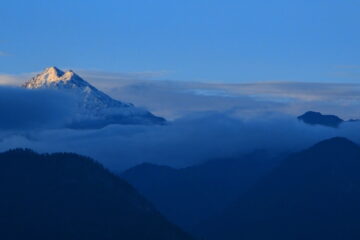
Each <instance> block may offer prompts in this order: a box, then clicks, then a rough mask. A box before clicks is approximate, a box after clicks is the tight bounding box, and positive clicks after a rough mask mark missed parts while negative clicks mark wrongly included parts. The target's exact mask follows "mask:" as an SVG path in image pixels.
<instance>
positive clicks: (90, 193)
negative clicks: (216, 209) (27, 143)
mask: <svg viewBox="0 0 360 240" xmlns="http://www.w3.org/2000/svg"><path fill="white" fill-rule="evenodd" d="M0 196H1V197H0V239H2V240H10V239H11V240H22V239H36V240H42V239H44V240H45V239H46V240H48V239H53V240H54V239H55V240H57V239H59V240H60V239H61V240H64V239H68V240H69V239H70V240H72V239H86V240H95V239H96V240H99V239H101V240H104V239H128V240H136V239H139V240H140V239H141V240H144V239H149V240H150V239H151V240H158V239H163V240H169V239H174V240H188V239H191V238H190V237H189V236H188V235H187V234H185V233H184V232H182V231H181V230H180V229H179V228H177V227H175V226H174V225H172V224H171V223H169V222H168V221H167V220H165V219H164V218H163V217H162V216H161V215H160V214H159V213H158V212H157V211H156V210H155V209H154V207H153V206H152V205H151V204H149V203H148V202H147V201H146V200H145V199H144V198H143V197H141V196H140V195H139V194H138V193H137V192H136V191H135V190H134V188H133V187H132V186H130V185H129V184H128V183H127V182H125V181H124V180H122V179H120V178H119V177H117V176H115V175H113V174H111V173H110V172H109V171H107V170H106V169H104V168H103V167H102V166H101V165H100V164H98V163H96V162H94V161H92V160H91V159H89V158H86V157H82V156H79V155H76V154H65V153H57V154H45V155H40V154H37V153H34V152H32V151H30V150H12V151H8V152H5V153H1V154H0Z"/></svg>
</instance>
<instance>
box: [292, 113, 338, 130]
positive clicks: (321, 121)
mask: <svg viewBox="0 0 360 240" xmlns="http://www.w3.org/2000/svg"><path fill="white" fill-rule="evenodd" d="M298 119H299V120H300V121H303V122H304V123H307V124H310V125H323V126H327V127H334V128H337V127H339V126H340V124H341V123H343V122H344V120H343V119H341V118H339V117H338V116H335V115H323V114H321V113H319V112H313V111H308V112H306V113H304V114H303V115H301V116H299V117H298Z"/></svg>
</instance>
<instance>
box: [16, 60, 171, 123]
mask: <svg viewBox="0 0 360 240" xmlns="http://www.w3.org/2000/svg"><path fill="white" fill-rule="evenodd" d="M23 87H25V88H28V89H38V88H41V89H43V88H50V89H56V90H62V91H66V92H68V93H73V94H74V96H76V98H77V99H78V102H77V105H78V111H77V113H78V115H82V117H84V116H86V117H87V118H88V117H90V118H92V119H94V118H95V119H100V120H101V121H102V122H103V123H102V124H103V125H106V124H164V123H165V119H163V118H161V117H157V116H155V115H153V114H152V113H150V112H148V111H146V110H144V109H140V108H137V107H135V106H134V105H132V104H131V103H124V102H121V101H118V100H115V99H113V98H111V97H110V96H109V95H107V94H105V93H103V92H102V91H100V90H98V89H97V88H95V87H94V86H92V85H91V84H90V83H88V82H87V81H85V80H84V79H82V78H81V77H80V76H79V75H77V74H76V73H74V72H73V71H71V70H69V71H62V70H60V69H58V68H56V67H49V68H46V69H45V70H44V71H43V72H42V73H40V74H38V75H36V76H35V77H33V78H32V79H30V80H29V81H27V82H26V83H25V84H24V85H23ZM96 121H98V120H96Z"/></svg>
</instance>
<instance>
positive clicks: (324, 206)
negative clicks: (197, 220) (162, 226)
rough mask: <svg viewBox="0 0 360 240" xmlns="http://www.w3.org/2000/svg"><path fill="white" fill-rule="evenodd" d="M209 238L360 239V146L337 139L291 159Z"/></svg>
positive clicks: (208, 229) (209, 228)
mask: <svg viewBox="0 0 360 240" xmlns="http://www.w3.org/2000/svg"><path fill="white" fill-rule="evenodd" d="M196 231H197V233H198V234H199V235H201V236H204V237H205V238H204V239H224V240H225V239H226V240H233V239H234V240H235V239H242V240H258V239H277V240H288V239H292V240H303V239H307V240H315V239H316V240H318V239H327V240H344V239H346V240H355V239H360V147H359V146H358V145H356V144H354V143H353V142H351V141H349V140H347V139H344V138H333V139H329V140H326V141H323V142H320V143H318V144H316V145H315V146H313V147H311V148H310V149H308V150H306V151H303V152H300V153H298V154H295V155H293V156H291V157H289V158H288V159H286V160H285V161H284V162H283V163H282V164H281V165H280V167H278V168H277V169H276V170H274V171H273V172H272V173H271V174H269V175H268V176H267V177H265V178H264V179H263V180H262V181H260V182H259V183H258V184H257V185H256V186H255V187H254V188H252V189H251V190H250V191H249V192H247V193H246V194H244V195H243V196H242V197H241V198H240V199H239V200H238V201H237V202H236V204H234V205H233V206H232V207H230V208H228V210H227V211H226V212H225V213H224V214H222V215H220V216H219V217H217V218H214V219H211V220H209V221H207V222H205V223H203V224H201V225H200V226H198V228H196Z"/></svg>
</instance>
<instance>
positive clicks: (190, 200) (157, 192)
mask: <svg viewBox="0 0 360 240" xmlns="http://www.w3.org/2000/svg"><path fill="white" fill-rule="evenodd" d="M275 165H276V161H275V160H274V159H272V157H271V156H270V155H269V154H267V153H266V152H264V151H257V152H254V153H252V154H248V155H244V156H242V157H240V158H234V159H217V160H212V161H208V162H206V163H203V164H200V165H197V166H193V167H188V168H184V169H174V168H170V167H165V166H158V165H153V164H148V163H146V164H141V165H139V166H137V167H134V168H132V169H129V170H127V171H125V172H124V173H123V174H122V177H123V178H125V179H126V180H128V181H129V182H130V183H131V184H132V185H133V186H135V187H136V188H137V189H138V190H139V191H140V192H141V193H142V194H143V195H144V196H146V198H147V199H149V200H150V201H152V202H153V203H154V205H155V206H156V208H157V209H159V210H160V212H161V213H163V214H164V215H165V216H166V217H167V218H168V219H169V220H170V221H172V222H174V223H176V224H178V225H179V226H181V227H183V228H185V229H190V228H191V227H192V226H193V225H195V224H197V223H199V222H200V221H203V220H205V219H207V218H208V217H210V216H212V215H216V214H218V213H220V212H221V211H222V210H223V209H224V208H225V207H226V206H228V204H230V203H231V202H233V201H235V200H236V199H237V197H238V196H239V194H240V193H242V192H244V191H246V190H247V189H248V188H249V187H250V186H252V185H253V184H254V183H255V182H256V181H257V180H258V179H259V178H260V177H262V176H264V175H265V174H266V173H267V172H268V171H269V170H270V169H272V168H273V167H274V166H275Z"/></svg>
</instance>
